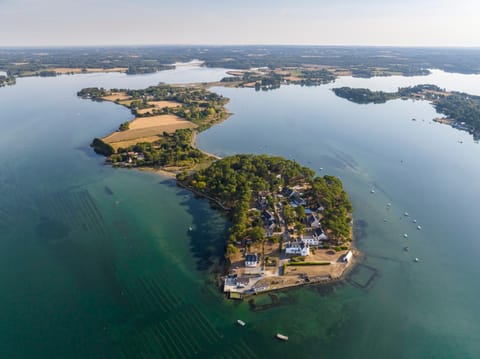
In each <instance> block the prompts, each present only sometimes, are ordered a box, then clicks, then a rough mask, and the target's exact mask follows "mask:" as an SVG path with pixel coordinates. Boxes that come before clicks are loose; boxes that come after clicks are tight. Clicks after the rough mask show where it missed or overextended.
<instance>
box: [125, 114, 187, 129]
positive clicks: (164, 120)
mask: <svg viewBox="0 0 480 359" xmlns="http://www.w3.org/2000/svg"><path fill="white" fill-rule="evenodd" d="M185 124H187V125H189V126H190V127H192V128H193V127H196V125H195V124H193V123H192V122H190V121H186V120H184V119H182V118H180V117H178V116H175V115H160V116H151V117H137V118H136V119H134V120H133V121H132V122H130V126H129V127H130V129H129V130H128V131H130V130H138V129H143V128H150V127H159V126H160V127H161V126H172V125H173V126H175V125H178V126H182V128H186V127H183V126H184V125H185ZM128 131H125V132H128Z"/></svg>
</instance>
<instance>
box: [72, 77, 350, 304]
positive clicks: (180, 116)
mask: <svg viewBox="0 0 480 359" xmlns="http://www.w3.org/2000/svg"><path fill="white" fill-rule="evenodd" d="M78 96H80V97H82V98H85V99H91V100H94V101H113V102H115V103H117V104H119V105H122V106H125V107H127V108H129V109H130V110H131V112H132V114H133V115H134V119H133V120H131V121H128V122H123V123H121V124H120V126H119V129H118V131H116V132H114V133H112V134H110V135H108V136H106V137H103V138H95V139H94V140H93V141H92V147H93V149H94V150H95V151H96V152H97V153H99V154H102V155H104V156H106V157H107V160H106V161H107V163H110V164H112V165H113V166H118V167H136V168H141V167H144V168H150V169H160V170H161V171H164V173H165V172H167V173H169V174H170V175H175V176H176V180H177V184H178V185H179V186H182V187H184V188H187V189H189V190H191V191H192V192H194V193H195V194H197V195H200V196H203V197H206V198H208V199H210V200H211V201H213V202H214V203H216V204H217V205H218V206H219V207H221V208H222V210H224V211H225V212H226V213H227V214H228V218H229V219H230V221H231V227H230V230H229V236H228V240H226V242H225V260H226V261H225V263H226V268H225V274H226V276H225V279H224V291H225V292H226V293H228V294H229V296H230V297H231V298H243V297H244V296H246V295H249V294H254V293H259V292H264V291H270V290H277V289H282V288H286V287H292V286H298V285H305V284H309V283H318V282H331V281H332V280H336V279H339V278H341V276H342V274H343V273H344V272H345V270H346V269H347V268H349V267H350V266H349V264H350V263H351V261H352V260H353V255H354V254H356V252H355V250H354V249H353V248H352V237H353V233H352V215H351V214H352V205H351V202H350V200H349V199H348V196H347V194H346V192H345V191H344V190H343V187H342V183H341V181H340V180H339V179H338V178H336V177H333V176H324V177H316V176H315V172H314V171H313V170H311V169H309V168H306V167H303V166H301V165H300V164H298V163H296V162H295V161H291V160H287V159H284V158H281V157H271V156H266V155H247V154H242V155H235V156H231V157H226V158H223V159H220V158H218V157H216V156H213V155H210V154H207V153H204V152H202V151H200V150H198V149H197V148H196V147H195V136H196V134H197V133H198V132H200V131H203V130H205V129H207V128H209V127H210V126H212V125H214V124H216V123H218V122H220V121H222V120H224V119H226V118H227V117H228V116H229V113H228V111H227V110H226V109H225V107H224V105H225V104H226V103H227V102H228V99H226V98H224V97H223V96H220V95H218V94H215V93H213V92H210V91H209V90H207V89H205V88H202V87H199V86H193V87H192V86H171V85H159V86H152V87H148V88H146V89H143V90H128V89H112V90H106V89H103V88H85V89H83V90H81V91H79V92H78Z"/></svg>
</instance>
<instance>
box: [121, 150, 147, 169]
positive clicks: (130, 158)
mask: <svg viewBox="0 0 480 359" xmlns="http://www.w3.org/2000/svg"><path fill="white" fill-rule="evenodd" d="M120 156H121V158H122V161H121V162H117V163H116V165H117V166H123V167H131V166H135V164H136V163H137V162H138V161H145V156H144V154H143V153H141V152H133V151H128V152H122V153H120Z"/></svg>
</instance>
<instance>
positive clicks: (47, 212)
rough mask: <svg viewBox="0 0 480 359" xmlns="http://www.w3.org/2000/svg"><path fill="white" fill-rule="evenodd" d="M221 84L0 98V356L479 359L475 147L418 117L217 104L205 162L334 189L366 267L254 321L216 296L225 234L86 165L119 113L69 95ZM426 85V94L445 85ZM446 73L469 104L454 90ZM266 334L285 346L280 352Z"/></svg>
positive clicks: (303, 102)
mask: <svg viewBox="0 0 480 359" xmlns="http://www.w3.org/2000/svg"><path fill="white" fill-rule="evenodd" d="M224 73H225V72H224V70H212V69H203V68H182V69H179V70H175V71H164V72H161V73H157V74H155V75H142V76H133V77H129V76H126V75H122V74H91V75H76V76H61V77H57V78H24V79H19V80H18V83H17V85H15V86H12V87H6V88H2V89H1V90H0V92H1V96H0V108H1V109H2V116H1V118H0V123H1V125H2V132H0V149H1V150H2V153H3V156H2V157H1V158H0V168H1V170H0V183H1V188H2V194H3V196H2V198H1V199H0V238H1V239H0V269H1V270H0V284H1V287H2V293H3V294H2V296H0V316H1V318H2V321H1V322H0V338H2V340H1V341H0V352H1V353H2V356H3V357H9V358H31V357H36V358H56V357H58V358H62V357H63V358H66V357H68V358H114V357H119V358H137V357H141V355H143V357H145V358H174V357H185V358H188V357H200V358H212V357H224V358H235V357H238V358H240V357H245V358H250V357H257V358H264V357H267V356H271V355H277V356H281V357H294V356H296V357H305V358H313V357H318V356H326V357H372V358H376V357H378V358H380V357H386V356H388V357H393V358H424V357H435V358H442V357H445V358H452V357H461V358H468V357H475V355H476V353H478V351H479V349H480V348H479V344H478V334H477V333H479V332H480V331H479V329H480V328H479V327H480V324H479V323H480V320H479V319H480V318H479V315H478V313H477V311H476V310H475V309H476V299H477V298H476V297H477V294H478V293H480V288H479V284H478V281H476V273H478V264H477V261H476V255H477V253H478V252H479V242H478V240H477V233H476V220H475V218H474V215H475V213H477V211H478V203H479V199H480V188H479V186H478V183H479V181H478V179H479V178H480V169H479V168H480V166H478V164H479V163H478V162H479V159H478V158H479V156H478V145H477V144H476V143H474V142H473V140H472V139H471V136H469V135H468V134H467V133H464V132H459V131H456V130H454V129H452V128H450V127H448V126H444V125H440V124H436V123H430V120H431V118H433V117H435V116H436V114H435V111H434V110H433V109H432V107H431V106H430V105H429V104H428V103H424V102H413V101H401V100H398V101H392V102H389V103H387V104H384V105H362V106H360V105H356V104H352V103H349V102H347V101H345V100H343V99H340V98H337V97H335V96H334V94H333V92H331V91H330V90H329V89H330V88H331V87H333V86H336V84H334V85H332V84H329V85H326V86H321V87H316V88H304V87H298V86H290V87H283V88H281V89H280V90H277V91H272V92H266V93H265V92H259V93H256V92H255V91H254V90H251V89H215V90H216V91H219V92H220V93H222V94H224V95H225V96H227V97H229V98H230V99H231V101H230V103H229V105H228V107H229V109H230V110H231V111H232V112H233V113H234V115H233V116H232V117H231V118H229V119H228V120H227V121H225V122H223V123H222V124H220V125H218V126H215V127H213V128H211V129H209V130H208V131H206V132H204V133H203V134H201V135H200V136H199V138H198V142H199V145H200V147H201V148H203V149H205V150H207V151H209V152H215V153H217V154H221V155H227V154H233V153H239V152H249V153H252V152H253V153H269V154H276V155H283V156H285V157H288V158H294V159H295V160H296V161H298V162H300V163H302V164H304V165H307V166H309V167H311V168H313V169H315V170H317V171H318V174H323V173H330V174H335V175H337V176H340V177H341V178H342V180H343V182H344V184H345V187H346V189H347V190H348V192H349V194H350V195H351V197H352V200H353V203H354V208H355V213H354V215H355V219H356V234H357V246H358V247H359V248H360V249H361V250H362V251H363V252H364V253H365V254H366V256H367V258H366V261H365V262H364V263H363V264H362V265H361V266H359V267H358V269H357V270H356V271H355V272H353V273H352V275H351V277H350V278H349V281H348V282H346V283H345V284H343V285H337V286H332V287H309V288H304V289H299V290H292V291H287V292H283V293H276V294H275V295H276V301H277V303H278V304H277V306H275V307H273V308H270V309H266V310H263V311H253V310H251V309H250V307H249V305H248V303H247V302H243V303H238V302H230V301H224V300H223V298H222V296H221V295H220V294H219V293H218V291H217V289H216V288H215V286H214V285H213V283H212V282H211V278H212V276H211V274H210V271H211V270H212V268H214V267H215V266H214V263H216V262H217V260H218V257H219V256H221V254H222V250H223V235H224V231H225V228H226V225H227V223H226V221H225V219H224V218H222V215H221V214H220V213H219V212H217V211H215V210H213V209H211V208H210V206H209V204H208V203H207V202H206V201H204V200H199V199H195V198H193V197H192V196H191V195H190V194H189V193H188V192H186V191H183V190H181V189H179V188H177V187H176V186H175V185H174V184H173V183H172V182H171V181H168V180H164V179H162V178H160V177H158V176H155V175H153V174H150V173H145V172H138V171H128V170H114V169H112V168H110V167H106V166H103V165H102V163H103V159H102V158H101V157H98V156H96V155H94V154H92V151H91V150H90V148H89V147H88V144H89V142H90V141H91V139H92V138H93V137H96V136H101V135H104V134H106V133H108V132H110V131H112V130H113V129H115V128H117V127H118V124H119V123H121V122H123V121H125V120H127V119H129V118H131V114H130V112H129V111H128V110H127V109H125V108H122V107H119V106H116V105H114V104H111V103H95V102H91V101H86V100H81V99H78V98H77V97H76V96H75V93H76V91H78V90H79V89H81V88H83V87H87V86H104V87H137V88H140V87H145V86H148V85H151V84H155V83H157V82H158V81H169V82H170V81H171V82H175V83H179V82H192V81H198V79H200V78H201V79H203V80H202V81H206V80H218V79H220V78H221V77H223V76H224ZM441 74H443V73H441ZM436 76H437V75H434V76H433V77H430V80H432V81H427V82H429V83H435V82H434V81H439V82H438V83H440V81H441V79H439V78H437V77H436ZM449 76H450V75H449ZM455 76H459V77H458V82H459V83H458V85H456V86H458V87H455V88H456V89H457V88H458V89H459V90H463V88H464V87H462V86H466V82H465V80H464V78H463V75H455ZM469 79H473V77H469ZM378 80H379V79H371V80H370V81H371V83H372V84H375V83H376V81H378ZM389 80H390V82H389V84H390V86H397V85H399V83H396V82H395V81H397V80H396V79H395V78H389ZM341 81H343V82H342V83H345V84H350V85H351V86H356V85H355V81H357V80H356V79H350V80H349V79H347V78H345V79H342V80H341ZM349 81H352V82H349ZM362 81H363V80H362ZM365 81H366V80H365ZM380 81H384V80H383V78H382V79H381V80H380ZM402 81H403V79H402ZM452 81H453V80H452ZM423 82H424V81H423V80H422V83H423ZM474 82H475V81H474V80H472V84H471V86H474V85H473V83H474ZM452 83H453V84H455V83H454V82H452ZM444 86H447V85H444ZM469 86H470V85H469ZM397 87H398V86H397ZM452 88H453V87H452ZM472 90H473V91H478V92H479V93H480V89H478V87H477V88H476V90H475V88H473V87H472ZM473 91H472V93H473ZM26 104H28V106H27V105H26ZM412 117H415V118H417V121H416V122H414V121H411V118H412ZM422 120H424V121H422ZM253 128H255V131H252V129H253ZM246 139H248V140H246ZM458 140H462V141H463V144H460V143H459V142H458ZM320 167H322V168H323V170H322V171H320ZM372 188H375V194H373V195H372V194H371V193H370V190H371V189H372ZM387 202H391V203H392V207H391V208H390V209H387V207H386V203H387ZM405 211H408V212H409V213H410V216H409V217H408V218H407V217H404V216H403V213H404V212H405ZM384 218H385V219H387V222H384V221H383V220H384ZM413 218H416V219H417V220H418V224H420V225H422V227H423V229H422V231H417V230H416V229H415V228H416V225H417V224H413V223H412V219H413ZM189 226H192V227H193V231H188V227H189ZM403 233H408V239H404V238H403ZM405 245H408V246H409V247H410V251H409V252H404V251H403V247H404V246H405ZM414 257H418V258H419V259H420V261H419V263H413V258H414ZM364 287H365V288H364ZM255 299H256V304H257V305H262V304H267V306H266V307H268V303H271V298H270V297H269V296H259V297H256V298H255ZM236 319H243V320H244V321H246V322H247V325H246V326H245V327H239V326H236V325H235V321H236ZM277 332H280V333H284V334H287V335H289V337H290V341H289V342H288V343H282V342H278V341H276V340H275V339H274V334H275V333H277ZM140 353H141V355H140Z"/></svg>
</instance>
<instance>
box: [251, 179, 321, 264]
mask: <svg viewBox="0 0 480 359" xmlns="http://www.w3.org/2000/svg"><path fill="white" fill-rule="evenodd" d="M278 196H279V197H283V198H286V199H287V200H288V202H289V204H290V205H291V206H292V207H294V208H296V207H298V206H306V205H307V203H306V201H305V199H304V198H303V197H302V194H301V193H300V192H298V191H297V190H295V189H291V188H285V189H284V190H283V191H282V194H281V195H278ZM257 205H258V207H259V208H260V209H261V218H262V221H263V223H264V226H265V232H266V235H267V237H271V236H272V235H273V233H274V232H275V230H278V229H279V225H284V221H283V220H282V218H280V222H281V223H278V219H277V217H276V215H275V213H273V212H271V211H269V210H268V202H267V200H266V197H265V196H261V197H260V198H259V199H258V200H257ZM323 209H324V208H323V207H320V208H318V209H317V210H316V211H313V210H311V209H309V208H305V227H306V228H305V231H304V233H302V234H301V235H299V236H298V237H297V238H294V239H289V240H288V241H287V242H286V243H285V245H284V251H285V254H287V255H300V256H308V255H309V254H310V248H312V247H316V248H322V247H323V243H324V241H327V240H328V237H327V235H326V234H325V232H324V231H323V229H322V226H321V223H320V216H319V214H318V213H319V212H321V211H323ZM259 263H260V258H259V256H258V255H257V254H247V255H246V259H245V266H246V267H256V266H257V265H258V264H259Z"/></svg>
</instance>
